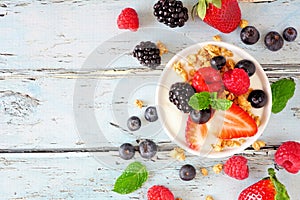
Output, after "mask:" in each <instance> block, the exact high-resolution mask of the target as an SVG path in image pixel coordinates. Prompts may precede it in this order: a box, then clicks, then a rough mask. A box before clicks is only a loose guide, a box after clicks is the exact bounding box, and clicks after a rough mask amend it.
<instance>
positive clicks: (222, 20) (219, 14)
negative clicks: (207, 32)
mask: <svg viewBox="0 0 300 200" xmlns="http://www.w3.org/2000/svg"><path fill="white" fill-rule="evenodd" d="M197 14H198V16H199V17H200V18H201V19H202V20H203V21H204V22H205V23H207V24H208V25H210V26H212V27H214V28H215V29H217V30H219V31H221V32H223V33H230V32H232V31H234V30H235V29H236V28H237V27H238V26H239V23H240V21H241V10H240V7H239V4H238V1H237V0H199V2H198V4H197Z"/></svg>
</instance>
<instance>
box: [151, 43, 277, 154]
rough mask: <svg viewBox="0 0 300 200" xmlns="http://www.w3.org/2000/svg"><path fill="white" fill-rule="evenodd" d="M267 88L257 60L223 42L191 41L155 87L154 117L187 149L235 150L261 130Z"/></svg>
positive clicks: (248, 143)
mask: <svg viewBox="0 0 300 200" xmlns="http://www.w3.org/2000/svg"><path fill="white" fill-rule="evenodd" d="M271 98H272V95H271V88H270V84H269V81H268V78H267V76H266V74H265V73H264V71H263V69H262V67H261V66H260V64H259V63H258V62H257V61H256V60H255V59H254V58H253V57H252V56H251V55H249V54H248V53H247V52H245V51H244V50H242V49H240V48H238V47H236V46H234V45H231V44H228V43H224V42H205V43H198V44H195V45H192V46H190V47H188V48H186V49H184V50H182V51H180V52H179V53H178V54H176V55H175V56H174V57H173V58H172V59H171V60H170V61H169V62H168V63H167V65H166V67H165V69H164V70H163V72H162V74H161V77H160V80H159V85H158V87H157V91H156V104H157V107H158V109H157V112H158V117H159V119H160V120H161V121H162V124H163V128H164V130H165V132H166V133H167V134H168V136H169V137H170V138H171V139H172V140H173V141H174V142H175V143H176V144H178V145H179V146H180V147H182V148H183V149H185V150H186V151H188V152H190V153H192V154H195V155H199V156H203V157H210V158H220V157H227V156H231V155H233V154H235V153H240V152H242V151H243V150H245V149H246V148H247V147H249V146H251V144H252V143H254V142H255V141H256V140H257V139H258V138H259V137H260V136H261V134H262V133H263V131H264V129H265V127H266V126H267V123H268V121H269V117H270V114H271V105H272V102H271V101H272V99H271Z"/></svg>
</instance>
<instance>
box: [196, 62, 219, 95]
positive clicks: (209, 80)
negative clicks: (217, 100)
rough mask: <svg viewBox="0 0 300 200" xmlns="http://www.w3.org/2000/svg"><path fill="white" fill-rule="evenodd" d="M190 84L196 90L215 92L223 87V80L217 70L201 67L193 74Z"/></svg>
mask: <svg viewBox="0 0 300 200" xmlns="http://www.w3.org/2000/svg"><path fill="white" fill-rule="evenodd" d="M192 86H193V88H195V90H196V91H197V92H203V91H208V92H217V91H220V90H221V89H222V88H223V81H222V77H221V75H220V73H219V71H218V70H216V69H214V68H212V67H202V68H199V69H198V70H197V71H196V73H195V74H194V77H193V80H192Z"/></svg>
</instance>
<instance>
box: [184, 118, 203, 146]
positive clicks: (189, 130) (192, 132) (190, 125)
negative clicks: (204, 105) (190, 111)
mask: <svg viewBox="0 0 300 200" xmlns="http://www.w3.org/2000/svg"><path fill="white" fill-rule="evenodd" d="M207 132H208V129H207V125H206V124H197V123H195V122H193V121H192V120H191V118H190V117H189V118H188V120H187V122H186V127H185V140H186V143H187V144H188V146H189V148H191V149H193V150H195V151H199V150H200V148H201V146H203V144H204V142H205V141H206V136H207Z"/></svg>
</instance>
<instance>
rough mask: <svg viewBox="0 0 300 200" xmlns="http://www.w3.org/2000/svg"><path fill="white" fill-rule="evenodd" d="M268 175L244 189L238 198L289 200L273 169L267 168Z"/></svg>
mask: <svg viewBox="0 0 300 200" xmlns="http://www.w3.org/2000/svg"><path fill="white" fill-rule="evenodd" d="M268 173H269V177H267V178H264V179H262V180H260V181H258V182H256V183H254V184H253V185H251V186H249V187H247V188H246V189H244V190H243V191H242V192H241V193H240V195H239V198H238V200H289V199H290V197H289V195H288V193H287V191H286V188H285V186H284V185H283V184H282V183H280V182H279V180H278V179H277V178H276V175H275V171H274V169H272V168H269V169H268Z"/></svg>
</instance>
